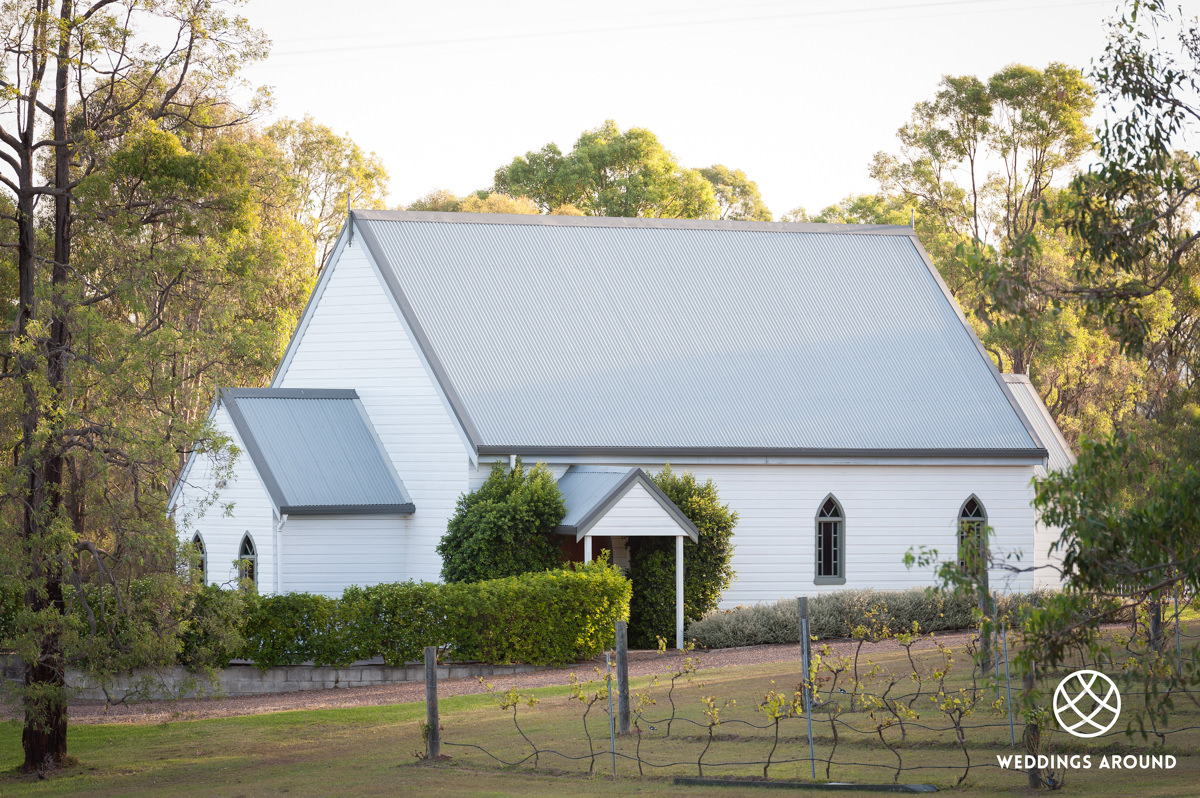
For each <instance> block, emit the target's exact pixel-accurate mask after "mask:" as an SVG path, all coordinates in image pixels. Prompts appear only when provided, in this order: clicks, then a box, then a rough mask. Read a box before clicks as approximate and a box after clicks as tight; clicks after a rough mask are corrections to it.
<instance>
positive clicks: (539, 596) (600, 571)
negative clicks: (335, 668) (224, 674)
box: [244, 561, 630, 668]
mask: <svg viewBox="0 0 1200 798" xmlns="http://www.w3.org/2000/svg"><path fill="white" fill-rule="evenodd" d="M629 593H630V586H629V581H628V580H627V579H625V577H624V576H623V575H622V574H621V572H620V570H618V569H616V568H613V567H611V566H610V565H608V563H607V562H603V561H597V562H592V563H587V564H585V565H579V566H578V567H576V568H575V569H560V570H556V571H546V572H542V573H530V574H522V575H520V576H512V577H507V578H504V579H493V580H486V581H482V582H471V583H456V584H437V583H432V582H397V583H390V584H381V585H374V586H372V587H367V588H360V587H351V588H347V590H346V592H345V593H344V594H343V596H342V598H341V599H340V600H339V599H332V598H326V597H324V596H316V595H312V594H308V593H288V594H285V595H281V596H272V597H270V598H266V599H261V600H260V601H259V602H258V605H257V607H256V608H255V609H254V611H253V612H252V613H251V614H250V617H249V618H248V620H247V622H246V632H245V636H246V640H247V646H246V649H245V651H244V656H246V657H247V658H248V659H251V660H253V661H254V662H255V664H256V665H258V666H259V667H260V668H268V667H274V666H279V665H298V664H301V663H303V662H307V661H309V660H311V661H313V662H314V663H315V664H317V665H347V664H349V663H351V662H354V661H356V660H362V659H369V658H371V657H374V656H382V657H383V659H384V662H386V663H387V664H388V665H397V666H398V665H403V664H404V663H405V662H413V661H417V660H419V659H420V658H421V656H422V651H423V649H424V648H425V646H438V647H440V648H442V649H445V650H448V651H449V652H450V656H451V657H453V658H455V659H458V660H482V661H484V662H494V663H510V662H527V663H530V664H533V665H552V664H565V663H569V662H578V661H580V660H584V659H588V658H590V657H594V656H595V655H596V654H598V653H600V652H601V651H603V650H604V649H605V648H607V647H610V646H611V645H612V644H613V636H614V634H615V632H614V626H613V625H614V623H615V622H616V621H617V620H622V619H625V618H626V617H627V616H628V613H629Z"/></svg>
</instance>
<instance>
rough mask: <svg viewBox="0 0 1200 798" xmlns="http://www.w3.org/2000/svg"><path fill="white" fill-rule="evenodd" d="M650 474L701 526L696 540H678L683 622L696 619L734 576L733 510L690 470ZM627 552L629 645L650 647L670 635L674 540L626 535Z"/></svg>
mask: <svg viewBox="0 0 1200 798" xmlns="http://www.w3.org/2000/svg"><path fill="white" fill-rule="evenodd" d="M652 479H653V480H654V484H656V485H658V487H659V488H661V489H662V491H663V493H665V494H667V497H668V498H670V499H671V501H672V502H674V503H675V506H676V507H678V508H679V509H680V510H682V511H683V514H684V515H686V516H687V517H688V519H689V520H690V521H691V522H692V523H693V524H695V525H696V528H697V529H698V530H700V539H699V541H698V542H697V543H692V542H691V541H690V540H685V541H684V543H683V568H684V585H683V617H684V620H685V621H687V622H688V623H691V622H693V621H698V620H700V618H702V617H703V616H704V615H705V613H708V612H712V611H713V610H715V609H716V608H717V604H718V603H719V602H720V601H721V593H722V592H724V590H725V588H727V587H729V584H730V582H732V581H733V565H732V564H731V561H732V559H733V529H734V527H735V526H737V521H738V515H737V513H736V512H734V511H733V510H731V509H730V508H729V505H728V504H721V497H720V495H719V494H718V493H717V486H716V485H715V484H714V483H713V481H712V480H711V479H710V480H708V481H707V482H705V483H704V484H700V483H699V482H697V481H696V475H695V474H691V473H689V472H687V471H685V472H683V473H682V474H676V473H675V472H674V471H673V470H672V469H671V466H669V465H668V466H665V467H664V468H663V470H662V471H660V472H659V473H657V474H655V475H653V477H652ZM629 555H630V568H629V578H630V580H631V581H632V582H633V598H632V601H631V602H630V607H629V644H630V645H631V646H633V647H634V648H653V647H654V646H656V645H657V643H658V638H659V637H660V636H661V637H664V638H667V639H671V638H672V637H673V636H674V630H675V539H674V538H666V537H631V538H629Z"/></svg>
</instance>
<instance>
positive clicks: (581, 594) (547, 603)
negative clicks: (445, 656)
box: [444, 560, 630, 665]
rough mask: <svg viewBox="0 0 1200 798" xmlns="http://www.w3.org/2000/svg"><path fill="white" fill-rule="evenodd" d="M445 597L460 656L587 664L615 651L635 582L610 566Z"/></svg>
mask: <svg viewBox="0 0 1200 798" xmlns="http://www.w3.org/2000/svg"><path fill="white" fill-rule="evenodd" d="M444 591H445V595H446V599H447V601H446V606H447V615H448V616H451V617H452V618H453V621H452V623H453V627H454V629H455V631H456V632H457V635H456V638H455V640H454V648H455V653H456V654H457V655H458V656H460V657H463V658H467V659H478V660H483V661H485V662H504V663H506V662H528V663H529V664H531V665H552V664H564V663H568V662H578V661H580V660H583V659H588V658H590V657H594V656H595V655H597V654H599V653H600V652H601V651H604V650H605V649H606V648H608V647H610V646H611V645H612V644H613V642H614V635H615V629H614V625H615V622H616V621H618V620H622V619H625V618H628V617H629V599H630V584H629V580H627V579H626V578H625V577H624V576H623V575H622V574H621V572H620V570H619V569H617V568H614V567H612V566H610V565H609V564H608V563H607V562H605V561H603V560H599V561H596V562H591V563H584V564H581V565H579V566H577V567H576V568H574V569H573V570H572V569H560V570H557V571H547V572H544V573H540V574H523V575H521V576H516V577H509V578H507V579H492V580H489V581H486V582H479V583H477V584H474V585H447V586H446V587H445V589H444Z"/></svg>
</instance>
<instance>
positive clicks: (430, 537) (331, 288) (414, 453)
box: [274, 242, 469, 589]
mask: <svg viewBox="0 0 1200 798" xmlns="http://www.w3.org/2000/svg"><path fill="white" fill-rule="evenodd" d="M326 268H327V269H332V270H333V271H332V272H330V274H329V275H328V276H327V277H326V282H325V286H324V291H323V294H322V295H321V297H320V301H319V302H316V303H315V307H314V308H313V309H312V311H311V315H310V316H309V319H308V323H307V325H306V326H305V328H304V329H303V332H302V334H301V337H300V339H299V340H298V341H296V342H294V343H293V352H292V355H291V358H290V361H289V362H288V363H286V364H285V368H286V371H283V372H281V373H280V374H278V375H276V378H275V382H274V387H277V388H353V389H354V390H356V391H357V392H358V396H359V398H360V399H361V400H362V403H363V406H364V407H365V408H366V411H367V415H368V416H369V417H370V419H371V423H372V424H373V425H374V427H375V430H376V432H378V433H379V437H380V439H381V440H382V441H383V445H384V448H385V449H386V450H387V452H388V455H389V456H390V457H391V460H392V462H393V463H394V464H395V467H396V471H397V472H398V473H399V474H400V478H401V479H402V480H404V486H405V487H406V488H407V489H408V492H409V495H411V496H412V499H413V504H414V505H415V507H416V512H415V513H414V514H413V515H412V516H406V517H398V518H395V519H393V522H394V524H395V527H394V531H393V535H394V536H395V537H394V543H393V544H392V545H391V546H389V548H388V549H387V550H386V553H381V554H379V555H378V556H377V555H375V554H374V553H373V551H372V550H370V549H369V548H368V547H366V546H362V547H360V546H353V547H352V550H353V551H354V552H356V553H355V554H354V555H353V557H351V558H346V559H339V560H337V561H332V562H330V563H329V564H328V575H327V577H326V578H327V579H328V580H330V581H329V584H335V583H337V584H370V583H372V582H380V581H385V582H392V581H402V580H405V579H417V580H436V579H438V578H439V574H440V573H441V567H442V566H441V559H440V558H439V557H438V554H437V550H436V547H437V544H438V542H439V541H440V540H441V537H442V535H443V534H444V533H445V531H446V521H447V519H448V518H450V516H451V515H452V514H453V512H454V505H455V502H456V501H457V500H458V497H459V495H460V494H462V493H463V492H464V491H466V489H467V469H468V461H469V458H468V452H467V449H466V446H465V445H464V444H463V440H462V438H461V436H460V434H459V432H458V428H457V424H456V422H455V420H454V418H453V417H452V416H451V414H450V412H449V410H448V409H447V407H446V405H445V403H444V401H443V399H442V396H441V393H440V391H439V389H438V386H437V384H436V383H435V382H434V380H433V377H432V375H431V374H430V373H429V371H428V369H427V367H426V365H425V363H424V361H423V359H422V358H421V356H420V354H419V352H418V350H417V347H416V342H415V340H414V339H413V337H412V335H411V332H410V331H409V329H408V327H407V325H406V324H405V323H404V322H403V318H402V317H401V316H400V314H399V311H398V310H397V309H396V307H395V305H394V304H393V303H392V300H391V298H390V295H389V294H388V292H387V290H386V289H385V287H384V285H383V283H382V281H381V279H380V277H379V275H378V274H377V272H376V271H375V267H374V265H373V264H372V263H371V262H370V261H369V260H368V258H367V256H366V255H365V253H364V251H363V248H362V244H361V242H355V243H354V244H353V245H351V246H347V247H345V248H344V249H343V250H342V251H341V255H340V257H338V258H337V259H336V261H334V262H332V263H330V264H329V266H327V267H326ZM297 520H298V519H295V518H292V519H289V521H288V523H287V525H285V527H284V538H283V542H282V544H281V548H282V549H283V551H284V560H283V562H284V564H285V567H284V572H285V573H284V577H283V579H284V585H285V587H286V586H287V584H288V578H289V577H288V575H287V568H288V567H289V565H288V563H290V562H297V563H298V562H299V561H297V560H290V559H289V553H288V546H289V542H290V541H291V540H292V539H293V538H292V537H291V535H289V532H291V531H292V528H293V525H294V524H296V522H297ZM300 526H301V528H302V529H303V530H304V531H302V532H296V533H294V534H297V535H308V534H309V530H312V529H317V528H321V527H323V528H324V529H325V530H326V534H327V535H328V536H329V538H330V540H340V541H342V544H343V545H344V546H349V545H350V544H349V541H350V540H351V539H352V532H351V531H350V530H351V528H352V525H351V526H348V525H347V524H346V523H344V522H343V520H342V519H339V518H337V517H324V518H322V517H313V518H311V519H308V520H306V521H305V522H304V523H303V524H301V525H300ZM353 528H355V529H358V527H353ZM376 531H377V530H376ZM376 531H372V532H370V534H371V535H375V534H376ZM377 539H378V538H377ZM292 545H295V544H292ZM392 556H395V558H396V559H395V560H394V565H393V564H392V563H393V561H392V560H390V559H388V560H387V561H386V562H387V565H386V571H387V573H386V575H385V573H384V570H385V569H384V568H383V567H381V566H380V563H379V562H378V560H379V559H380V558H384V557H386V558H391V557H392ZM393 568H394V570H393ZM364 573H372V574H375V575H377V576H378V578H371V579H364V578H363V574H364ZM292 584H293V585H296V584H297V583H296V582H295V581H293V582H292ZM288 589H302V588H300V587H299V586H296V587H292V588H288ZM304 589H308V588H304Z"/></svg>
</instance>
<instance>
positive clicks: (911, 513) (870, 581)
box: [472, 457, 1034, 608]
mask: <svg viewBox="0 0 1200 798" xmlns="http://www.w3.org/2000/svg"><path fill="white" fill-rule="evenodd" d="M526 462H527V463H536V462H537V458H536V457H529V458H526ZM607 464H608V465H639V466H641V467H642V468H643V469H645V470H646V471H647V472H648V473H651V474H653V473H655V472H657V471H658V470H660V469H661V468H662V464H661V463H647V462H637V463H620V464H617V463H611V462H609V463H607ZM671 465H672V467H673V468H674V469H675V471H676V472H683V471H691V472H693V473H695V474H696V476H697V478H698V479H700V480H701V481H704V480H707V479H712V480H713V482H715V483H716V486H717V490H718V492H719V493H720V497H721V501H722V502H723V503H726V504H728V505H730V507H731V508H732V509H733V510H735V511H736V512H737V513H738V516H739V518H738V524H737V528H736V529H735V531H734V546H735V548H734V555H733V567H734V570H735V572H736V574H737V576H736V577H735V580H734V582H733V584H732V585H731V586H730V587H729V589H728V590H726V591H725V593H724V595H723V596H722V599H721V606H722V607H723V608H730V607H735V606H737V605H739V604H753V603H756V602H761V601H765V602H772V601H777V600H778V599H780V598H786V597H791V596H796V595H812V594H815V593H823V592H833V591H837V590H843V589H854V588H876V589H879V590H901V589H905V588H911V587H925V586H928V585H930V584H932V582H933V569H932V568H918V567H915V566H914V567H913V568H911V569H909V568H905V566H904V555H905V553H906V552H907V551H908V550H909V549H910V548H914V549H915V548H916V547H919V546H922V545H923V546H928V547H931V548H936V549H937V550H938V552H939V556H940V558H941V559H944V560H945V559H952V558H954V557H955V555H956V553H957V551H958V513H959V510H960V509H961V508H962V505H963V502H965V501H966V500H967V498H968V497H969V496H971V495H972V494H974V495H975V496H977V497H978V498H979V500H980V501H981V502H983V505H984V508H985V509H986V511H987V517H988V524H989V525H991V526H992V528H993V530H994V537H993V538H992V551H993V552H994V553H995V554H996V555H997V556H998V557H1003V556H1004V555H1005V554H1008V553H1015V552H1018V551H1020V552H1021V554H1022V556H1021V559H1020V561H1019V562H1017V561H1014V563H1015V564H1018V565H1020V566H1025V565H1029V564H1030V563H1031V560H1032V557H1033V554H1034V512H1033V508H1032V506H1031V505H1030V502H1031V500H1032V499H1033V489H1032V487H1031V486H1030V479H1031V478H1032V477H1033V473H1034V467H1033V466H1032V465H1012V466H1007V465H981V466H973V465H922V464H905V465H870V464H865V465H820V464H815V465H810V464H805V465H786V464H776V465H749V464H715V463H707V462H697V461H688V460H685V459H683V458H677V459H672V461H671ZM489 467H490V463H481V464H480V467H479V472H478V473H479V474H481V475H486V473H487V471H488V469H489ZM551 468H552V470H554V471H555V472H556V473H558V472H559V471H560V470H562V468H561V466H560V465H558V464H555V465H552V466H551ZM479 482H482V479H481V478H480V477H478V476H476V474H472V486H473V487H474V486H476V485H477V484H478V483H479ZM830 493H832V494H833V495H834V496H835V497H837V499H838V501H839V502H840V503H841V505H842V508H843V510H844V512H845V515H846V522H845V524H846V584H845V585H815V584H813V578H814V575H815V573H814V558H815V556H816V544H815V540H816V526H815V524H816V515H817V510H818V508H819V507H820V504H821V502H822V501H823V500H824V499H825V497H826V496H827V495H829V494H830ZM593 533H594V534H604V533H598V532H595V531H594V530H593ZM607 534H618V533H616V532H615V531H610V532H608V533H607ZM990 582H991V586H992V587H993V588H994V589H996V590H999V591H1002V592H1007V591H1027V590H1030V589H1032V587H1033V577H1032V576H1031V575H1030V574H1028V573H1026V574H1021V575H1017V576H1012V575H1010V574H1008V573H1006V572H1004V571H1002V570H994V571H993V572H992V574H991V575H990Z"/></svg>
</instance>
